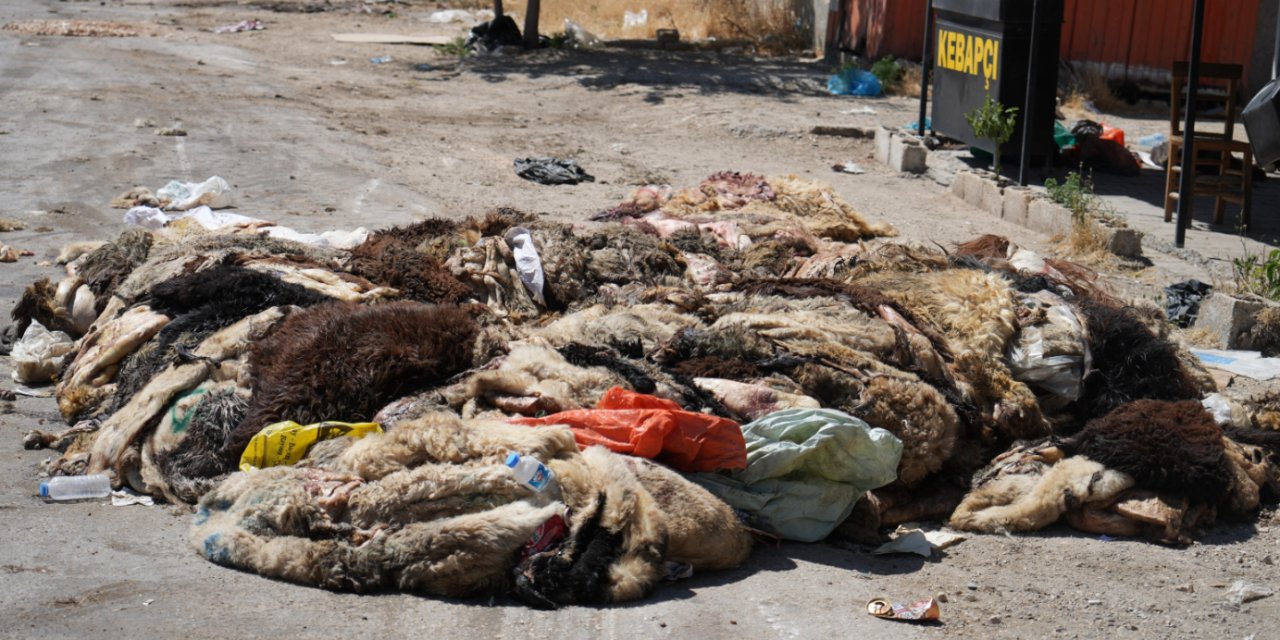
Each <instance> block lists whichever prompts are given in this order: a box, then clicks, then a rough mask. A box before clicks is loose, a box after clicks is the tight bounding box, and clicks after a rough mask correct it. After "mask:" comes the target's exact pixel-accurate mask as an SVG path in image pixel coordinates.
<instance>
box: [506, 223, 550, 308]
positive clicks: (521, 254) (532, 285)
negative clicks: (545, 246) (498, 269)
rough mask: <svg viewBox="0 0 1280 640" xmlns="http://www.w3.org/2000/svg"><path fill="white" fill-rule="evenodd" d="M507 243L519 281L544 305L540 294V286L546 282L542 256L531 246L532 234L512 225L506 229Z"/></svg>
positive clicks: (544, 300)
mask: <svg viewBox="0 0 1280 640" xmlns="http://www.w3.org/2000/svg"><path fill="white" fill-rule="evenodd" d="M507 244H508V245H510V246H511V253H513V254H515V256H516V271H517V272H519V273H520V281H521V282H523V283H524V288H526V289H528V290H529V293H530V294H531V295H533V299H534V300H535V301H536V302H537V303H538V304H540V305H543V306H546V304H547V300H546V298H544V297H543V296H542V287H543V285H544V284H546V280H545V278H546V276H544V275H543V273H542V258H541V257H540V256H539V255H538V249H537V248H536V247H534V246H533V236H532V235H529V230H528V229H525V228H524V227H512V228H511V230H509V231H507Z"/></svg>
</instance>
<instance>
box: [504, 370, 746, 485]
mask: <svg viewBox="0 0 1280 640" xmlns="http://www.w3.org/2000/svg"><path fill="white" fill-rule="evenodd" d="M511 422H513V423H515V424H523V425H526V426H530V427H538V426H547V425H554V424H563V425H567V426H568V427H569V429H571V430H572V431H573V436H574V438H575V439H576V440H577V441H578V446H579V447H581V448H583V449H585V448H587V447H590V446H592V445H601V446H604V447H608V448H609V449H610V450H611V451H616V452H618V453H625V454H627V455H632V456H636V457H640V458H651V459H654V460H658V461H659V462H662V463H664V464H667V465H669V466H671V467H672V468H674V469H677V470H679V471H716V470H719V469H745V468H746V466H747V443H746V440H744V439H743V437H742V427H740V426H738V423H736V422H734V421H732V420H729V419H726V418H720V417H717V416H713V415H710V414H706V413H697V412H694V411H685V410H684V409H681V408H680V405H678V404H676V403H674V402H672V401H670V400H665V399H663V398H658V397H654V396H650V395H645V394H643V393H636V392H634V391H628V390H626V389H623V388H621V387H614V388H612V389H609V391H607V392H605V394H604V397H603V398H601V399H600V402H599V403H597V404H596V408H595V409H575V410H573V411H562V412H560V413H557V414H553V415H549V416H545V417H542V418H513V419H512V420H511Z"/></svg>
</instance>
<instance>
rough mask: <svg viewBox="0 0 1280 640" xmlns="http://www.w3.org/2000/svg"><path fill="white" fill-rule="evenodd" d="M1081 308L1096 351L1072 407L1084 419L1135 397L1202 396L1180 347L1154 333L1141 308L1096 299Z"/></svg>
mask: <svg viewBox="0 0 1280 640" xmlns="http://www.w3.org/2000/svg"><path fill="white" fill-rule="evenodd" d="M1079 308H1080V310H1081V311H1082V312H1083V313H1084V316H1085V322H1086V325H1087V330H1088V336H1089V351H1090V353H1091V354H1092V356H1093V364H1092V369H1091V370H1090V372H1089V373H1088V374H1086V375H1085V378H1084V393H1083V395H1082V396H1081V398H1080V399H1079V400H1077V401H1076V402H1075V403H1073V406H1072V408H1071V411H1072V413H1074V414H1075V415H1076V416H1077V417H1078V418H1079V419H1080V420H1081V421H1082V422H1083V421H1086V420H1090V419H1092V418H1096V417H1099V416H1102V415H1105V414H1106V413H1107V412H1109V411H1111V410H1112V409H1115V408H1116V407H1119V406H1121V405H1123V404H1126V403H1129V402H1132V401H1134V400H1140V399H1151V400H1191V399H1195V398H1199V397H1200V391H1199V390H1198V389H1197V388H1196V385H1195V383H1194V382H1193V381H1192V379H1191V376H1190V375H1188V374H1187V372H1186V370H1184V369H1183V368H1182V364H1181V362H1180V361H1179V360H1178V352H1177V347H1175V346H1174V345H1173V343H1171V342H1169V341H1167V340H1164V339H1161V338H1159V337H1157V336H1156V335H1155V334H1153V333H1152V332H1151V330H1150V329H1148V328H1147V326H1146V325H1144V324H1143V323H1142V320H1141V319H1139V318H1138V316H1137V314H1136V312H1135V311H1133V310H1132V309H1130V308H1126V307H1118V306H1113V305H1109V304H1105V303H1101V302H1097V301H1095V300H1091V299H1084V300H1082V301H1081V303H1080V306H1079Z"/></svg>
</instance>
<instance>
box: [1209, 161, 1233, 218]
mask: <svg viewBox="0 0 1280 640" xmlns="http://www.w3.org/2000/svg"><path fill="white" fill-rule="evenodd" d="M1230 169H1231V153H1229V152H1227V151H1223V152H1222V153H1220V154H1218V180H1219V184H1218V190H1219V191H1221V190H1222V189H1225V188H1226V187H1225V185H1226V183H1227V182H1226V181H1227V172H1228V171H1230ZM1226 212H1227V202H1226V201H1225V200H1223V199H1222V196H1217V197H1215V198H1214V199H1213V223H1214V224H1222V219H1223V216H1224V214H1225V213H1226Z"/></svg>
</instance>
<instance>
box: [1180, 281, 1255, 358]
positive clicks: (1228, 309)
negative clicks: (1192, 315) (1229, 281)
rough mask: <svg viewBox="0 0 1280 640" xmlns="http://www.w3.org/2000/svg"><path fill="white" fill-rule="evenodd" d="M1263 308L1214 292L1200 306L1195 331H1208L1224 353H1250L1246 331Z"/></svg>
mask: <svg viewBox="0 0 1280 640" xmlns="http://www.w3.org/2000/svg"><path fill="white" fill-rule="evenodd" d="M1265 306H1266V305H1265V304H1263V303H1261V302H1254V301H1252V300H1241V299H1240V298H1236V297H1234V296H1230V295H1227V294H1225V293H1217V292H1214V293H1212V294H1210V295H1209V297H1208V298H1206V299H1204V300H1203V301H1201V302H1200V314H1199V315H1198V316H1196V324H1195V326H1196V328H1197V329H1208V330H1209V333H1211V334H1212V335H1213V336H1214V337H1216V338H1217V339H1218V342H1219V343H1220V344H1222V346H1223V348H1225V349H1251V348H1253V341H1252V339H1250V337H1249V330H1250V329H1252V328H1253V324H1254V322H1255V321H1256V320H1257V317H1258V312H1259V311H1262V309H1263V308H1264V307H1265Z"/></svg>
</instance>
